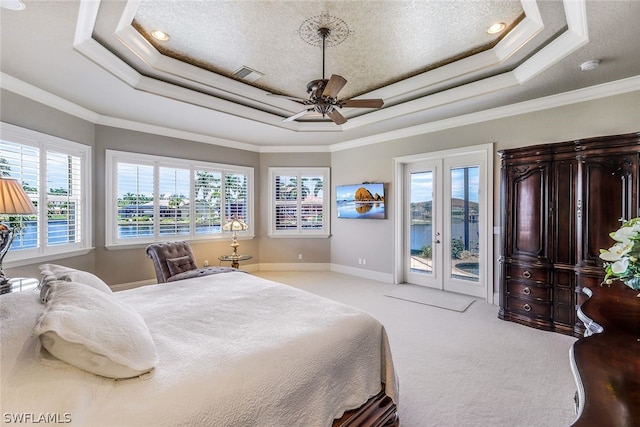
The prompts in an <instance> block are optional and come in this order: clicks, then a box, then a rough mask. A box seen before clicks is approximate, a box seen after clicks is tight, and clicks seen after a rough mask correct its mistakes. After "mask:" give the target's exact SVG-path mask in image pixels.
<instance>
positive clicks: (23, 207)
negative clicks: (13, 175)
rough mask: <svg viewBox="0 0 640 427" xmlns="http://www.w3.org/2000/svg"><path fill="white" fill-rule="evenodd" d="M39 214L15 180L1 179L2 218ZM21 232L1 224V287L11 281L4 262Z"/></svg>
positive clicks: (0, 211)
mask: <svg viewBox="0 0 640 427" xmlns="http://www.w3.org/2000/svg"><path fill="white" fill-rule="evenodd" d="M35 213H37V210H36V208H35V206H33V203H31V200H30V199H29V196H27V193H25V192H24V190H23V189H22V186H21V185H20V184H19V183H18V181H16V180H15V179H9V178H3V177H0V216H3V215H6V214H9V215H29V214H31V215H33V214H35ZM19 231H20V226H16V227H14V228H13V229H11V228H9V227H8V226H6V225H5V224H2V223H0V286H4V285H6V284H7V282H8V281H9V279H8V278H7V276H5V275H4V270H3V269H2V261H3V260H4V256H5V255H6V254H7V252H9V249H11V244H12V243H13V239H14V237H15V235H16V233H18V232H19Z"/></svg>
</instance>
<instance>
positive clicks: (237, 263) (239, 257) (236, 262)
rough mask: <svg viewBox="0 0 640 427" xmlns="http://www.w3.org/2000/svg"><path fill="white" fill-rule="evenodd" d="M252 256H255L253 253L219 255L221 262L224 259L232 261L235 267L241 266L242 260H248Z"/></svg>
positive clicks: (232, 265)
mask: <svg viewBox="0 0 640 427" xmlns="http://www.w3.org/2000/svg"><path fill="white" fill-rule="evenodd" d="M251 258H253V257H252V256H251V255H222V256H219V257H218V259H219V260H220V263H222V261H230V262H231V267H233V268H240V261H246V260H248V259H251Z"/></svg>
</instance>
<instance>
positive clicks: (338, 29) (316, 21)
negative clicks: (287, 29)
mask: <svg viewBox="0 0 640 427" xmlns="http://www.w3.org/2000/svg"><path fill="white" fill-rule="evenodd" d="M320 28H327V29H329V33H328V34H327V35H326V36H324V37H323V35H321V34H320V33H319V30H320ZM350 33H351V31H350V30H349V26H348V25H347V23H346V22H344V21H343V20H342V19H340V18H338V17H337V16H332V15H330V14H329V12H326V11H325V12H322V13H321V14H320V15H316V16H312V17H311V18H307V19H305V20H304V22H302V25H300V28H299V29H298V34H299V35H300V38H301V39H302V40H303V41H304V42H305V43H308V44H310V45H311V46H318V47H321V46H322V43H323V42H324V43H325V46H326V47H330V46H337V45H339V44H340V43H342V42H343V41H345V40H346V39H347V37H349V34H350Z"/></svg>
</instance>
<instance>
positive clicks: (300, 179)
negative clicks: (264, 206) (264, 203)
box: [269, 168, 329, 237]
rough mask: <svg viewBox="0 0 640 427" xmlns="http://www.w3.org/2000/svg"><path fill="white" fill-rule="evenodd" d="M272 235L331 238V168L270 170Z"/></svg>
mask: <svg viewBox="0 0 640 427" xmlns="http://www.w3.org/2000/svg"><path fill="white" fill-rule="evenodd" d="M269 174H270V181H271V203H272V205H271V218H270V219H271V224H270V235H272V236H274V237H275V236H283V237H284V236H288V237H296V236H301V237H304V236H311V237H313V236H315V237H327V236H328V235H329V215H328V212H329V200H328V199H327V198H326V194H328V186H329V169H328V168H302V169H299V170H296V169H294V168H270V170H269Z"/></svg>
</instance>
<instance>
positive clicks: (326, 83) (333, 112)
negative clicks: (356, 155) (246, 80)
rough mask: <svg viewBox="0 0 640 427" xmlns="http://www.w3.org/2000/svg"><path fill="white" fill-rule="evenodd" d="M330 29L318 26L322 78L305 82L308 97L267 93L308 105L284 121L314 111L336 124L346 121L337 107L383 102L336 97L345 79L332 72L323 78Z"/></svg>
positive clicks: (364, 105)
mask: <svg viewBox="0 0 640 427" xmlns="http://www.w3.org/2000/svg"><path fill="white" fill-rule="evenodd" d="M330 32H331V30H329V28H325V27H322V28H319V29H318V35H319V36H320V37H322V79H318V80H312V81H310V82H309V83H308V84H307V93H308V94H309V98H308V99H305V98H296V97H293V96H286V95H276V94H273V93H269V94H267V95H270V96H278V97H281V98H286V99H290V100H292V101H296V102H299V103H301V104H303V105H308V106H309V107H308V108H305V109H304V110H302V111H300V112H299V113H296V114H294V115H293V116H291V117H287V118H286V119H284V120H283V121H284V122H291V121H293V120H296V119H297V118H299V117H302V116H304V115H305V114H307V113H310V112H315V113H319V114H322V117H325V116H327V117H329V118H330V119H331V120H333V122H334V123H335V124H337V125H342V124H345V123H346V122H347V119H346V118H345V117H344V116H343V115H342V114H340V112H339V111H338V108H343V107H347V108H380V107H382V105H383V104H384V101H383V100H382V99H344V100H340V99H338V92H340V90H342V88H343V87H344V85H346V84H347V80H346V79H345V78H344V77H342V76H339V75H337V74H332V75H331V78H330V79H328V80H327V79H325V78H324V53H325V42H326V39H327V36H328V35H329V33H330Z"/></svg>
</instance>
